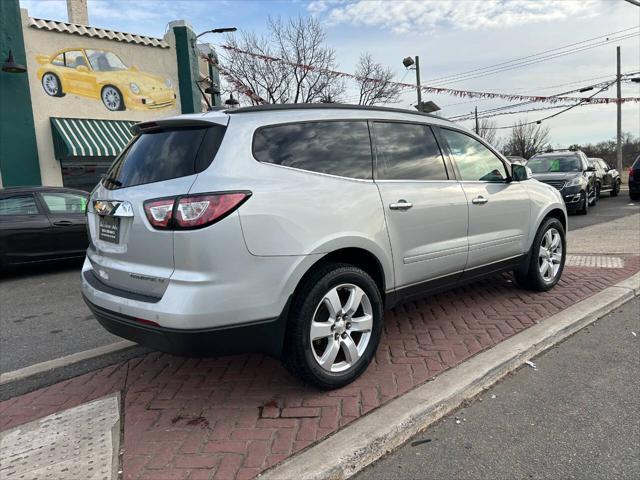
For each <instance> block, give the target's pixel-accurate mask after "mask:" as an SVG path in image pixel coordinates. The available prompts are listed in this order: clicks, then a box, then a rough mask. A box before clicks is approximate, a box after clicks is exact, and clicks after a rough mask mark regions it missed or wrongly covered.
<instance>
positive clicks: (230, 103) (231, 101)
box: [224, 93, 240, 108]
mask: <svg viewBox="0 0 640 480" xmlns="http://www.w3.org/2000/svg"><path fill="white" fill-rule="evenodd" d="M224 104H225V105H226V106H227V108H237V107H238V105H240V102H239V101H238V100H236V99H235V98H233V93H230V94H229V98H227V100H226V101H225V102H224Z"/></svg>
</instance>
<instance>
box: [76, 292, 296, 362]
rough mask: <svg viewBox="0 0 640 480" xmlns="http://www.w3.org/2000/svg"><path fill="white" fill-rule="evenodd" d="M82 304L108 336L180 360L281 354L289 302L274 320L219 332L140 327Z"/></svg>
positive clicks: (229, 327)
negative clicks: (183, 357) (199, 357)
mask: <svg viewBox="0 0 640 480" xmlns="http://www.w3.org/2000/svg"><path fill="white" fill-rule="evenodd" d="M82 298H83V300H84V301H85V303H86V304H87V306H88V307H89V309H90V310H91V312H92V313H93V315H94V316H95V317H96V319H97V320H98V322H100V324H101V325H102V326H103V327H104V328H105V329H106V330H108V331H109V332H111V333H113V334H114V335H117V336H119V337H122V338H126V339H127V340H131V341H133V342H136V343H138V344H140V345H143V346H145V347H149V348H152V349H154V350H159V351H161V352H166V353H171V354H174V355H183V356H220V355H231V354H238V353H266V354H268V355H272V356H275V357H278V356H280V354H281V353H282V345H283V341H284V332H285V325H286V318H287V312H288V309H289V308H288V307H289V302H288V301H287V304H286V306H285V308H284V310H283V311H282V314H280V316H279V317H277V318H274V319H267V320H263V321H259V322H252V323H249V324H242V325H236V326H233V325H232V326H227V327H220V328H201V329H195V330H183V329H177V328H167V327H161V326H156V325H149V324H145V323H141V322H140V321H138V320H136V319H135V318H134V317H130V316H128V315H124V314H122V313H118V312H114V311H111V310H107V309H105V308H102V307H99V306H98V305H96V304H94V303H92V302H91V301H90V300H89V299H87V297H86V296H84V295H83V296H82Z"/></svg>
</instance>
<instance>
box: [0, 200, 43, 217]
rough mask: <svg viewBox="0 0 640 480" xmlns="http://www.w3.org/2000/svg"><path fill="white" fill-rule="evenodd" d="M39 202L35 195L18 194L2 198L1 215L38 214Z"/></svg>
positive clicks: (0, 201) (0, 204)
mask: <svg viewBox="0 0 640 480" xmlns="http://www.w3.org/2000/svg"><path fill="white" fill-rule="evenodd" d="M38 213H40V212H38V204H37V203H36V199H35V198H34V196H33V195H19V196H18V195H16V196H15V197H8V198H0V216H4V215H38Z"/></svg>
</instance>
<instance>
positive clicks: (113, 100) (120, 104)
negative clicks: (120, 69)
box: [100, 85, 124, 112]
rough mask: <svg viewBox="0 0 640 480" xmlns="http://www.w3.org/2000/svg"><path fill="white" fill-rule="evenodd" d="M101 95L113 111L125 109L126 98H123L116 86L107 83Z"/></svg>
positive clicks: (108, 107)
mask: <svg viewBox="0 0 640 480" xmlns="http://www.w3.org/2000/svg"><path fill="white" fill-rule="evenodd" d="M100 96H101V97H102V103H104V106H105V107H107V109H108V110H111V111H112V112H117V111H118V110H124V99H123V98H122V94H121V93H120V90H118V89H117V88H116V87H113V86H111V85H107V86H106V87H104V88H103V89H102V93H101V94H100Z"/></svg>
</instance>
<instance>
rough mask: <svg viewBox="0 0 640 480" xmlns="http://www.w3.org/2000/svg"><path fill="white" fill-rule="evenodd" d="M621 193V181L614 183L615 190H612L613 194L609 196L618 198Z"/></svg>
mask: <svg viewBox="0 0 640 480" xmlns="http://www.w3.org/2000/svg"><path fill="white" fill-rule="evenodd" d="M619 193H620V179H618V180H616V181H615V182H614V184H613V188H612V189H611V193H610V194H609V195H611V196H612V197H617V196H618V194H619Z"/></svg>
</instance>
